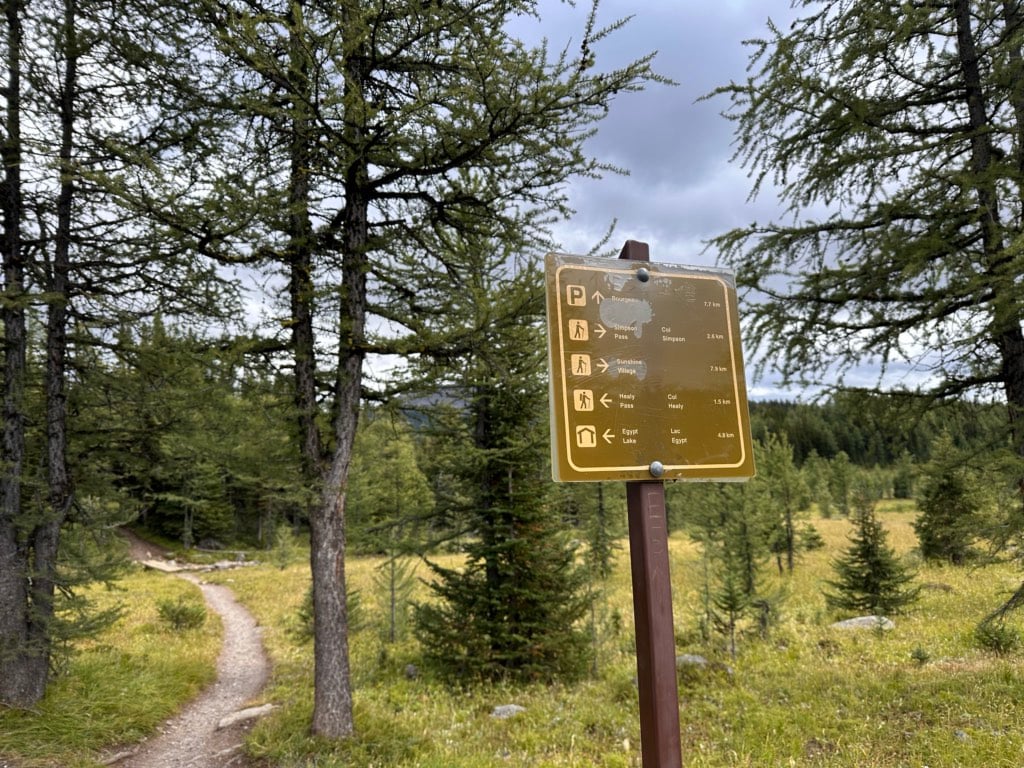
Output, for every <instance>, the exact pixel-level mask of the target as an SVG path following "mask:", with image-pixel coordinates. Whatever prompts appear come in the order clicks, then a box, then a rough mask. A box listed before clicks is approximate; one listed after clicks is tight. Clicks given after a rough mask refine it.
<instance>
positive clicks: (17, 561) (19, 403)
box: [0, 2, 43, 707]
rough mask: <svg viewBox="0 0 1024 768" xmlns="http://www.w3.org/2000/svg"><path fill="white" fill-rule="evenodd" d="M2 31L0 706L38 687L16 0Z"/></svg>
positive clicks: (27, 699)
mask: <svg viewBox="0 0 1024 768" xmlns="http://www.w3.org/2000/svg"><path fill="white" fill-rule="evenodd" d="M4 10H5V15H4V21H5V25H6V32H7V59H6V61H5V65H6V70H7V72H6V74H7V84H6V85H7V88H6V93H5V96H6V101H7V110H6V115H5V118H6V125H5V129H6V134H5V135H4V137H3V139H4V140H3V144H2V145H0V158H2V161H3V166H4V175H3V184H2V186H0V192H2V198H3V199H2V202H0V205H2V206H3V228H4V230H3V254H2V258H3V272H4V285H3V299H4V301H3V303H2V305H0V319H2V322H3V326H4V348H3V354H4V394H3V445H2V448H0V450H2V453H0V473H2V474H0V703H2V704H5V705H8V706H14V707H28V706H31V705H33V704H35V703H36V702H37V701H39V699H40V698H42V695H43V691H42V689H41V687H40V686H39V684H38V680H37V679H36V677H35V675H34V674H33V669H32V663H31V659H32V649H31V648H30V646H29V643H28V626H29V613H28V554H27V550H26V547H25V542H24V541H23V539H22V537H21V536H20V535H19V532H18V522H19V518H20V516H21V484H22V469H23V463H24V460H25V412H24V392H25V356H26V352H25V349H26V343H27V341H26V335H25V302H24V290H25V264H24V261H23V254H22V243H21V221H22V198H21V116H20V110H21V61H20V58H19V57H20V55H21V47H22V26H21V10H22V6H21V3H19V2H9V3H7V4H6V5H5V9H4Z"/></svg>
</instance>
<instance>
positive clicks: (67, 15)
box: [29, 0, 78, 687]
mask: <svg viewBox="0 0 1024 768" xmlns="http://www.w3.org/2000/svg"><path fill="white" fill-rule="evenodd" d="M75 17H76V5H75V0H66V2H65V4H64V30H63V32H64V34H63V44H64V47H65V52H66V56H65V65H64V76H63V82H62V83H61V91H60V124H61V141H60V192H59V194H58V197H57V231H56V237H55V239H54V251H53V263H52V264H51V265H50V269H49V270H48V276H49V280H48V283H49V284H48V285H47V293H48V294H49V297H50V298H49V304H48V316H47V323H46V374H45V375H46V381H45V390H46V453H47V470H48V474H47V483H48V486H49V490H48V502H49V504H48V509H47V510H46V512H45V513H44V515H43V519H42V520H40V521H39V522H38V523H37V524H36V526H35V527H34V528H33V530H32V535H31V537H30V548H31V553H32V565H33V568H32V584H31V588H30V596H31V606H32V617H31V624H30V627H29V640H30V643H31V645H32V646H33V647H34V648H36V649H38V653H37V655H36V656H34V657H33V666H34V671H33V674H34V676H35V677H36V678H38V679H39V680H41V681H42V683H41V684H42V685H43V686H44V687H45V681H46V678H47V675H48V673H49V659H50V647H51V643H52V623H53V613H54V604H53V599H54V591H55V588H56V580H57V553H58V549H59V547H60V531H61V526H62V525H63V524H64V520H65V518H66V517H67V512H68V507H69V506H70V503H71V493H72V492H71V479H70V473H69V471H68V464H67V394H66V391H65V385H66V367H67V364H66V358H67V316H68V273H69V271H70V263H71V258H70V250H71V217H72V201H73V199H74V194H75V187H74V183H73V181H72V178H73V177H72V168H71V162H72V152H73V148H74V124H75V96H76V89H77V63H78V53H77V49H78V43H77V40H76V35H75Z"/></svg>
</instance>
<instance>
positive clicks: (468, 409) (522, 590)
mask: <svg viewBox="0 0 1024 768" xmlns="http://www.w3.org/2000/svg"><path fill="white" fill-rule="evenodd" d="M473 282H474V283H476V287H475V288H474V289H473V290H472V291H469V292H467V293H466V294H464V296H466V297H468V296H469V295H470V294H473V295H475V297H476V298H475V300H473V301H469V302H467V306H466V310H467V312H468V314H467V315H466V317H465V318H464V319H465V321H466V322H469V323H470V324H472V325H478V326H481V327H486V329H487V330H486V333H485V335H484V337H483V338H482V339H481V340H480V342H479V343H478V344H477V345H474V348H473V352H472V355H471V356H470V357H468V358H464V359H461V360H460V361H459V363H460V369H461V373H460V375H459V376H458V377H457V378H456V384H457V390H458V391H461V392H462V393H463V394H464V401H463V403H462V404H461V405H460V406H459V407H458V408H457V411H458V414H459V415H460V416H461V421H462V424H463V425H464V427H463V428H462V429H456V430H454V431H453V432H452V433H451V434H450V437H451V443H450V448H449V453H448V456H449V458H450V469H449V471H450V473H451V474H452V476H454V477H457V478H458V479H459V480H460V484H461V487H462V492H463V494H464V496H463V498H464V499H465V502H466V506H465V508H464V509H463V510H462V514H461V517H462V520H463V523H464V525H465V527H466V531H467V533H469V534H470V535H469V537H468V538H467V540H466V541H467V543H466V544H465V553H466V560H465V563H464V564H463V565H462V566H461V567H460V568H445V567H441V566H439V565H437V564H432V565H431V568H432V571H433V574H434V577H435V578H434V580H433V581H432V582H431V585H430V586H431V590H432V592H433V596H434V599H433V600H431V601H427V602H423V603H421V604H420V605H418V606H417V608H416V611H415V620H416V625H417V635H418V637H419V639H420V642H421V643H422V644H423V647H424V653H425V656H426V658H427V659H428V661H429V662H430V663H431V664H432V665H434V666H435V667H437V668H439V669H440V670H441V672H442V673H443V674H444V675H445V676H447V677H449V678H455V679H460V678H469V679H473V678H485V679H501V678H510V679H518V680H550V679H555V678H559V679H572V678H576V677H579V676H580V675H582V674H583V673H584V672H585V671H586V669H587V667H588V662H589V654H590V644H589V638H588V637H587V634H586V632H585V629H584V627H583V626H582V625H581V620H582V619H583V617H584V615H585V612H586V610H587V595H586V593H585V589H584V586H585V583H584V582H585V579H586V576H587V572H586V570H585V569H584V568H582V567H581V566H579V565H578V564H577V562H576V548H575V547H574V546H571V544H570V541H569V534H568V531H567V530H566V529H565V527H564V526H563V524H562V521H561V519H560V516H559V509H558V505H557V504H555V503H554V499H553V497H552V494H551V493H550V490H551V483H550V480H549V475H548V469H547V454H548V444H547V400H546V392H547V385H546V381H545V378H544V375H543V373H544V370H545V367H546V358H545V355H544V345H543V343H542V329H541V327H540V323H539V320H540V313H541V312H542V306H543V300H542V291H541V283H540V279H539V273H538V271H537V267H536V265H535V264H525V265H522V266H520V268H519V271H518V274H517V275H515V276H512V277H511V278H510V279H505V280H500V281H494V279H493V278H488V277H486V276H485V275H479V276H477V277H474V278H473ZM464 300H465V299H464ZM497 307H501V308H502V310H501V311H499V312H498V313H497V316H495V308H497ZM485 317H486V318H489V319H490V320H491V322H489V323H487V324H484V323H482V322H481V321H482V320H483V319H484V318H485Z"/></svg>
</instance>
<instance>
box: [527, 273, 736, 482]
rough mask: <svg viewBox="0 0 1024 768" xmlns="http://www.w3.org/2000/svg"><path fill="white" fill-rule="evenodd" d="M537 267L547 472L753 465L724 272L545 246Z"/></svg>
mask: <svg viewBox="0 0 1024 768" xmlns="http://www.w3.org/2000/svg"><path fill="white" fill-rule="evenodd" d="M545 276H546V285H547V313H548V355H549V364H550V371H551V435H552V440H551V446H552V456H551V458H552V474H553V475H554V479H555V480H558V481H566V482H570V481H597V480H650V479H652V477H653V478H661V479H666V480H746V479H749V478H750V477H752V476H753V475H754V458H753V449H752V444H751V439H750V419H749V415H748V410H747V390H746V382H745V379H744V372H743V354H742V348H741V344H740V333H739V320H738V315H737V301H736V281H735V277H734V275H733V273H732V272H730V271H728V270H722V269H707V268H701V267H685V266H678V265H671V264H656V263H652V262H642V261H622V260H611V259H599V258H589V257H584V256H570V255H565V254H556V253H549V254H548V255H547V257H546V258H545Z"/></svg>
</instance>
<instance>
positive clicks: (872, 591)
mask: <svg viewBox="0 0 1024 768" xmlns="http://www.w3.org/2000/svg"><path fill="white" fill-rule="evenodd" d="M874 508H875V500H874V499H873V498H872V497H871V496H870V495H869V494H868V493H866V492H864V491H862V490H858V491H857V492H856V493H855V494H854V514H853V516H852V520H853V526H854V528H853V532H852V533H851V534H850V546H849V547H848V548H847V549H846V551H845V552H844V553H843V554H842V556H840V557H839V558H838V559H836V560H835V561H834V562H833V564H832V567H833V570H834V571H835V574H836V578H835V579H832V580H828V581H826V582H825V583H826V584H827V585H828V587H830V588H831V589H830V590H827V591H826V592H825V601H826V603H827V604H828V605H829V607H831V608H834V609H836V610H839V611H843V612H852V613H871V614H878V615H881V614H885V613H899V612H900V611H902V610H903V609H904V608H906V607H908V606H910V605H911V604H913V603H914V602H915V601H916V600H917V598H918V595H919V593H920V591H921V588H920V587H919V586H913V585H912V583H913V581H914V574H913V573H912V572H911V571H910V570H909V569H907V568H906V567H905V566H904V565H903V564H902V563H901V562H900V560H899V558H898V557H897V555H896V552H895V551H894V550H893V549H892V547H890V546H889V544H888V542H887V539H888V534H887V533H886V531H885V529H884V528H883V527H882V524H881V523H880V522H879V521H878V519H877V518H876V517H875V511H874Z"/></svg>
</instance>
